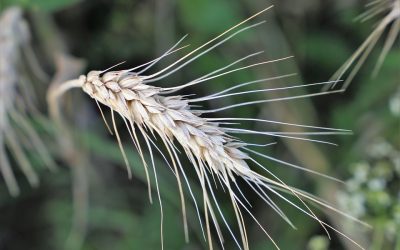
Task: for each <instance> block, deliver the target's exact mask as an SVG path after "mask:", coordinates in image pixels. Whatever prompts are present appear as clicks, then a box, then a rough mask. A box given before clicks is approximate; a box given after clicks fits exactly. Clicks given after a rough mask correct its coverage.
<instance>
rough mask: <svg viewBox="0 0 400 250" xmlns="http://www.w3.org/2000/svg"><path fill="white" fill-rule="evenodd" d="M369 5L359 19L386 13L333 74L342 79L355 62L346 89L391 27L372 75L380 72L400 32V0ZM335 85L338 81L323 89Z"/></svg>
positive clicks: (386, 0) (384, 0) (378, 1)
mask: <svg viewBox="0 0 400 250" xmlns="http://www.w3.org/2000/svg"><path fill="white" fill-rule="evenodd" d="M367 7H368V10H366V11H365V12H364V13H363V14H361V15H360V16H359V17H358V18H357V19H358V20H361V21H362V22H364V21H367V20H369V19H371V18H373V17H375V16H377V15H381V14H382V13H384V14H385V15H384V16H383V18H382V19H381V20H380V21H379V22H378V24H377V25H376V27H375V28H374V30H373V31H372V32H371V34H370V35H369V36H368V37H367V38H366V39H365V41H364V42H363V43H362V44H361V45H360V47H358V49H357V50H356V51H355V52H354V53H353V54H352V55H351V57H350V58H349V59H348V60H347V61H346V62H345V63H344V64H343V65H342V66H341V67H340V68H339V69H338V70H337V71H336V72H335V74H334V75H333V76H332V79H334V80H337V79H341V78H342V76H343V75H344V74H345V73H346V72H347V71H348V70H349V69H350V68H351V67H352V65H353V64H355V65H354V67H353V69H352V70H351V71H350V74H349V75H348V77H347V78H346V80H345V82H344V84H343V86H342V88H343V89H346V88H347V87H348V86H349V84H350V83H351V81H352V80H353V79H354V77H355V76H356V74H357V73H358V71H359V70H360V68H361V66H362V65H363V64H364V63H365V61H366V60H367V58H368V56H369V55H370V53H371V51H372V49H373V48H374V47H375V45H376V43H377V42H378V41H379V39H380V38H381V36H382V35H383V33H384V32H385V30H387V29H388V28H389V27H390V29H389V32H388V34H387V38H386V41H385V43H384V45H383V48H382V51H381V53H380V55H379V58H378V61H377V62H376V65H375V68H374V70H373V71H372V76H376V75H377V74H378V72H379V70H380V68H381V67H382V64H383V61H384V60H385V58H386V56H387V54H388V52H389V51H390V49H391V48H392V46H393V44H394V42H395V41H396V39H398V35H399V32H400V0H375V1H371V2H370V3H369V4H367ZM335 85H336V83H335V84H332V85H331V86H327V87H325V88H324V89H323V90H326V89H327V88H329V87H332V88H333V87H335Z"/></svg>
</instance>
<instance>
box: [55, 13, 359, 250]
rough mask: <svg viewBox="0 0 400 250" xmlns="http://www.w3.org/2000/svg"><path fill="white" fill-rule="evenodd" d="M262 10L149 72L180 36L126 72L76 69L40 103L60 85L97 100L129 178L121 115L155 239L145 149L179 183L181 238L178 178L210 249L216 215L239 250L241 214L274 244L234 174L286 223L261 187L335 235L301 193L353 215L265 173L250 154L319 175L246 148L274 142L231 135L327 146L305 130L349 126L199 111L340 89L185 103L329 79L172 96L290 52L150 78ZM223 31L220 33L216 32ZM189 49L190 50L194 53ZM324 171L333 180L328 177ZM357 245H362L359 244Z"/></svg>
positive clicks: (325, 131)
mask: <svg viewBox="0 0 400 250" xmlns="http://www.w3.org/2000/svg"><path fill="white" fill-rule="evenodd" d="M270 8H271V7H269V8H267V9H265V10H263V11H261V12H259V13H257V14H255V15H253V16H251V17H250V18H248V19H246V20H244V21H242V22H240V23H239V24H237V25H235V26H233V27H232V28H230V29H228V30H227V31H225V32H223V33H221V34H220V35H218V36H216V37H215V38H214V39H211V40H210V41H208V42H206V43H205V44H203V45H201V46H199V47H198V48H196V49H194V50H192V51H190V52H189V53H187V54H186V55H185V56H183V57H181V58H180V59H178V60H177V61H175V62H174V63H172V64H170V65H169V66H167V67H165V68H163V69H162V70H160V71H158V72H155V73H153V74H149V75H145V74H144V73H145V72H146V71H147V70H149V69H150V68H151V67H152V66H153V65H154V64H156V63H157V62H159V61H160V60H161V59H163V58H164V57H166V56H168V55H170V54H171V53H174V52H176V51H177V50H180V49H182V48H183V47H181V48H178V45H179V44H180V42H181V41H182V40H183V39H184V38H182V39H181V40H180V41H179V42H178V43H177V44H175V45H174V46H173V47H171V48H170V49H169V50H168V51H166V52H165V53H164V54H163V55H161V56H160V57H158V58H156V59H154V60H153V61H151V62H148V63H146V64H143V65H140V66H138V67H135V68H132V69H127V70H119V71H111V68H113V67H114V66H113V67H111V68H109V69H107V70H104V71H91V72H89V73H88V74H87V75H81V76H80V77H79V78H78V79H75V80H71V81H67V82H65V83H63V84H61V85H59V86H58V87H57V88H54V89H52V90H51V91H50V92H49V93H48V102H49V107H50V108H51V109H53V107H56V106H57V101H58V99H59V98H60V97H61V95H63V94H64V93H65V92H66V91H68V90H69V89H71V88H81V89H82V90H83V91H84V92H85V93H87V94H88V95H89V96H90V97H92V98H93V99H94V100H95V102H96V103H97V104H98V107H99V110H100V113H101V115H102V117H103V119H104V121H105V124H106V125H107V127H108V129H109V131H110V132H111V133H114V134H115V136H116V138H117V141H118V144H119V147H120V149H121V152H122V155H123V157H124V159H125V162H126V165H127V169H128V175H129V177H131V172H130V168H129V162H128V160H127V157H126V153H125V150H124V148H123V145H122V140H121V137H120V135H119V132H118V128H117V126H116V122H115V113H117V114H118V115H120V116H121V117H122V119H123V121H124V122H125V125H126V129H127V130H128V131H129V134H130V137H131V139H132V142H133V144H134V146H135V147H136V149H137V151H138V152H139V155H140V157H141V159H142V162H143V165H144V168H145V171H146V176H147V180H148V185H149V198H150V200H152V197H151V190H150V178H149V173H148V172H149V168H152V170H153V172H154V174H155V181H156V191H157V195H158V200H159V203H160V209H161V238H163V227H162V221H163V217H162V216H163V207H162V202H161V197H160V191H159V187H158V181H157V171H156V167H155V166H154V160H153V150H156V151H157V152H159V153H160V154H161V155H162V157H163V158H164V160H165V161H166V163H167V164H168V165H169V166H170V168H171V169H172V171H173V173H174V175H175V176H176V179H177V182H178V187H179V193H180V197H181V205H182V214H183V221H184V228H185V237H186V239H188V226H187V219H186V209H185V201H184V191H183V184H186V186H187V187H188V190H189V193H190V196H191V197H192V199H193V202H194V204H195V207H196V210H197V215H198V217H199V221H200V225H201V229H202V231H203V235H204V238H205V239H206V238H207V240H208V243H209V248H210V249H212V248H213V245H212V235H211V224H213V225H214V227H215V230H216V232H217V237H218V240H219V241H220V243H221V245H223V243H224V237H223V235H222V230H221V228H220V225H219V220H218V217H220V218H221V219H222V221H223V223H224V225H225V226H226V227H227V229H228V231H229V233H230V234H231V236H232V238H233V240H234V241H235V243H236V245H237V246H238V247H239V248H240V249H242V248H243V249H249V240H248V237H247V232H246V227H245V222H244V219H243V212H245V213H248V215H249V216H250V217H251V218H252V219H254V221H255V223H257V224H258V225H259V226H260V228H261V230H263V232H264V233H265V234H266V235H267V237H269V238H270V240H271V241H272V242H273V244H274V245H275V246H276V247H277V248H279V247H278V245H277V244H276V243H275V242H274V240H273V239H272V237H271V236H270V235H269V233H268V232H267V230H266V229H265V228H264V227H263V226H262V225H261V224H260V223H259V222H258V220H257V219H256V217H255V216H254V215H253V214H252V212H251V211H250V208H249V207H251V204H250V203H249V201H248V200H247V199H246V197H245V196H244V195H243V193H242V191H241V189H240V187H239V186H238V185H237V179H238V178H240V179H242V180H244V181H245V182H246V183H247V184H248V185H249V187H250V188H251V189H253V190H254V192H255V193H256V194H257V195H258V196H260V197H261V199H263V200H264V201H265V202H266V204H268V205H269V206H271V207H272V209H273V210H275V212H277V214H278V215H279V216H280V217H282V219H284V220H285V221H286V222H288V223H289V224H290V225H292V226H293V224H292V222H291V221H290V220H289V218H288V217H287V216H286V215H285V213H284V212H283V211H282V210H281V209H280V208H279V207H278V206H277V205H276V204H275V203H274V201H273V200H272V199H271V197H270V195H269V194H268V193H270V194H273V195H276V196H278V197H279V198H281V199H283V200H284V201H286V202H288V203H289V204H291V205H293V206H295V207H296V208H297V209H299V210H300V211H302V212H303V213H305V214H306V215H308V216H310V217H311V218H313V219H315V220H316V221H318V223H320V224H321V226H322V227H323V228H331V229H332V230H334V231H336V232H338V233H339V234H342V233H341V232H340V231H338V230H337V229H335V228H333V227H332V226H330V225H328V224H327V223H325V222H323V221H321V220H320V219H319V218H318V217H317V216H316V215H315V214H314V213H313V211H312V210H311V209H310V208H309V207H308V205H307V204H306V203H305V202H304V201H303V199H304V200H309V201H312V202H313V203H317V204H319V205H321V206H323V207H325V208H328V209H331V210H333V211H336V212H338V213H340V214H342V215H344V216H346V217H348V218H351V219H353V220H356V221H357V219H355V218H352V217H351V216H349V215H347V214H345V213H343V212H341V211H339V210H337V209H335V208H334V207H332V206H330V205H328V204H325V203H324V202H323V201H321V200H319V199H318V198H315V197H314V196H312V195H309V194H307V193H305V192H303V191H301V190H298V189H296V188H294V187H290V186H288V185H287V184H285V183H284V182H283V181H282V180H281V179H279V178H278V177H277V176H276V175H274V174H273V173H272V172H271V171H269V170H268V168H266V167H264V166H262V165H261V164H260V163H259V162H258V161H257V160H255V158H254V156H261V157H264V158H267V159H269V160H272V161H275V162H279V163H281V164H283V165H287V166H291V167H294V168H300V169H302V170H304V171H307V172H311V173H314V174H318V175H322V176H325V175H323V174H320V173H317V172H314V171H312V170H309V169H306V168H302V167H300V166H297V165H295V164H291V163H288V162H284V161H282V160H279V159H276V158H274V157H271V156H268V155H264V154H261V153H259V152H257V151H255V150H253V149H251V147H253V146H269V145H272V144H274V143H270V144H266V145H256V144H252V143H247V142H244V141H241V140H239V139H238V138H237V137H236V135H237V134H242V133H248V134H258V135H266V136H271V137H280V138H291V139H297V140H305V141H312V142H318V143H327V144H332V143H331V142H327V141H322V140H317V139H309V138H307V137H305V136H308V135H310V136H311V135H329V134H349V133H350V131H348V130H342V129H333V128H325V127H315V126H305V125H299V124H289V123H284V122H278V121H269V120H262V119H254V118H208V117H207V116H206V114H208V113H213V112H219V111H222V110H227V109H231V108H236V107H240V106H245V105H253V104H258V103H266V102H274V101H281V100H291V99H298V98H306V97H310V96H319V95H326V94H331V93H337V92H342V91H341V90H338V91H330V92H322V93H312V94H307V95H299V96H287V97H281V98H274V99H267V100H258V101H251V102H244V103H238V104H234V105H230V106H225V107H222V108H218V109H212V110H196V109H194V108H193V107H194V105H193V104H194V103H199V102H200V103H201V102H205V101H210V100H214V99H218V98H224V97H227V96H231V95H245V94H250V93H257V92H266V91H281V90H286V89H290V88H301V87H306V86H315V85H325V84H331V83H332V82H323V83H313V84H306V85H295V86H291V87H283V88H273V89H259V90H252V91H242V92H233V93H232V91H233V90H235V89H237V88H240V87H243V86H246V85H250V84H256V83H259V82H266V81H271V80H275V79H279V78H285V77H289V76H291V75H284V76H276V77H270V78H266V79H260V80H255V81H250V82H245V83H240V84H237V85H235V86H233V87H231V88H228V89H226V90H224V91H221V92H218V93H215V94H211V95H208V96H205V97H200V98H194V99H190V98H188V97H187V96H182V95H179V94H175V93H176V92H177V91H180V90H182V89H184V88H187V87H189V86H193V85H196V84H200V83H203V82H206V81H209V80H211V79H215V78H217V77H220V76H223V75H226V74H230V73H233V72H236V71H239V70H244V69H248V68H252V67H256V66H259V65H265V64H269V63H273V62H278V61H283V60H286V59H288V58H290V57H285V58H280V59H275V60H269V61H262V62H259V63H254V64H250V65H248V66H243V67H238V68H234V69H229V68H231V67H233V66H234V65H236V64H238V63H240V62H242V61H245V60H246V59H248V58H251V57H255V56H257V55H259V54H261V53H260V52H257V53H254V54H250V55H248V56H246V57H243V58H240V59H238V60H237V61H235V62H233V63H231V64H229V65H227V66H225V67H222V68H219V69H217V70H215V71H213V72H211V73H208V74H206V75H204V76H202V77H199V78H197V79H195V80H192V81H190V82H187V83H185V84H181V85H179V86H176V87H168V88H162V87H157V86H154V85H152V84H151V83H153V82H156V81H159V80H161V79H163V78H165V77H167V76H169V75H171V74H173V73H174V72H176V71H178V70H180V69H181V68H182V67H184V66H186V65H188V64H189V63H191V62H192V61H194V60H196V59H197V58H199V57H200V56H202V55H204V54H205V53H207V52H209V51H211V50H212V49H214V48H215V47H217V46H220V45H221V44H223V43H225V42H226V41H228V40H229V39H231V38H233V37H234V36H236V35H237V34H239V33H241V32H243V31H245V30H248V29H251V28H253V27H255V26H258V25H259V24H260V23H257V24H254V25H250V26H247V27H244V28H240V29H239V27H240V26H241V25H243V24H244V23H246V22H247V21H249V20H250V19H253V18H254V17H256V16H257V15H259V14H261V13H263V12H265V11H267V10H268V9H270ZM235 29H239V30H237V31H234V30H235ZM231 31H232V32H231ZM228 32H231V33H232V34H230V35H227V34H228ZM225 35H226V37H224V36H225ZM196 52H198V53H197V54H196ZM139 69H140V70H139ZM100 104H103V105H105V106H107V107H108V108H109V109H110V112H111V119H112V122H111V124H112V125H111V126H110V125H109V124H108V122H107V121H106V118H105V116H104V114H103V111H102V109H101V106H100ZM244 120H251V121H256V122H265V123H280V124H285V125H290V126H299V127H304V128H312V129H314V130H315V131H312V132H272V131H254V130H246V129H242V128H233V127H231V126H229V125H232V124H234V123H232V122H235V121H244ZM139 134H140V135H141V136H142V137H143V139H144V145H141V141H140V140H139ZM156 137H158V138H160V139H161V144H162V145H163V146H164V147H165V149H166V155H167V156H168V157H167V156H166V155H165V154H164V153H163V151H162V150H161V149H160V148H159V145H157V143H156V142H155V139H154V138H156ZM142 143H143V141H142ZM177 145H180V147H181V148H182V149H183V152H184V153H185V155H186V156H187V158H188V159H189V160H190V162H191V163H192V167H193V169H194V171H195V172H196V174H197V177H198V180H199V183H200V185H201V188H202V191H203V193H202V195H203V198H202V202H203V204H204V220H205V225H206V226H205V228H204V226H203V221H202V219H201V216H200V211H199V208H198V206H197V199H196V197H194V195H193V193H192V191H191V188H190V185H189V182H188V178H187V176H186V174H185V168H184V166H183V164H182V163H181V160H180V158H179V152H178V149H177V147H176V146H177ZM145 149H147V150H148V152H149V154H150V158H151V163H150V164H148V163H147V161H146V160H145ZM249 163H252V164H254V165H256V166H258V167H260V168H261V169H263V170H264V171H265V172H266V173H267V174H268V175H269V176H271V178H269V177H266V176H263V175H261V174H259V173H257V172H256V171H255V170H253V169H251V167H250V166H249ZM325 177H327V178H330V179H334V178H332V177H329V176H325ZM335 180H336V179H335ZM217 182H219V183H220V185H221V186H222V187H223V188H224V190H225V191H226V192H227V195H229V198H230V200H231V203H232V207H233V209H234V213H235V216H236V220H237V223H238V228H239V232H240V240H239V239H238V238H237V237H236V236H235V235H234V233H233V230H232V229H231V226H230V225H229V224H228V223H227V221H226V219H225V217H224V214H223V212H222V210H221V208H220V207H219V204H218V200H217V198H216V195H215V190H214V185H216V186H217V185H218V184H217ZM285 193H288V194H291V195H293V196H295V197H296V198H297V199H298V200H299V202H300V203H301V206H300V205H297V204H295V203H293V202H292V201H290V200H289V199H287V198H286V197H285V196H284V195H283V194H285ZM360 223H362V222H360ZM293 227H294V226H293ZM206 235H207V236H206ZM342 235H343V236H344V237H346V238H348V239H349V240H350V241H352V242H353V243H354V244H356V245H357V246H359V245H358V244H357V243H356V242H354V241H353V240H352V239H350V238H349V237H347V236H346V235H344V234H342ZM162 246H163V245H162ZM359 247H360V248H362V247H361V246H359Z"/></svg>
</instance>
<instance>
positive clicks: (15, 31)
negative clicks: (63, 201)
mask: <svg viewBox="0 0 400 250" xmlns="http://www.w3.org/2000/svg"><path fill="white" fill-rule="evenodd" d="M0 27H1V29H0V55H1V56H0V170H1V173H2V175H3V178H4V180H5V182H6V185H7V187H8V190H9V192H10V194H11V195H13V196H16V195H18V194H19V192H20V191H19V187H18V184H17V180H16V178H15V176H14V173H13V170H12V168H11V164H10V161H9V156H8V154H7V153H6V149H9V151H10V152H11V153H12V154H13V155H14V159H15V161H16V163H17V164H18V165H19V167H20V168H21V171H22V172H23V173H24V175H25V176H26V178H27V179H28V182H29V183H30V184H31V185H32V186H37V185H38V184H39V178H38V176H37V175H36V173H35V171H34V169H33V167H32V166H31V163H30V161H29V159H28V157H27V156H26V153H25V148H26V147H28V146H30V145H26V142H27V141H28V142H29V143H30V144H32V145H33V146H34V148H35V150H36V152H37V153H38V155H39V156H40V157H41V159H42V161H43V163H44V164H45V165H47V166H48V167H49V168H50V169H53V168H54V166H55V164H54V162H53V161H52V159H51V157H50V156H49V153H48V152H47V150H46V147H45V146H44V144H43V142H42V141H41V139H40V137H39V135H38V134H37V133H36V131H35V130H34V129H33V128H32V126H31V124H30V122H29V121H28V119H29V118H28V116H27V115H26V113H29V110H31V108H33V107H32V105H31V99H32V98H31V97H30V96H29V95H26V93H27V92H30V94H32V92H31V91H27V88H29V86H27V85H25V83H26V82H23V74H24V73H23V72H21V71H20V70H19V66H21V64H23V62H24V60H25V59H27V60H28V58H26V57H25V58H24V57H23V53H22V50H24V51H25V52H27V51H29V49H27V47H28V46H29V39H30V33H29V29H28V26H27V24H26V22H25V21H24V19H23V17H22V11H21V9H19V8H17V7H12V8H9V9H6V10H5V11H4V13H2V15H1V16H0ZM26 56H27V57H29V56H31V55H26ZM28 84H29V83H28ZM28 107H29V109H28ZM24 137H27V138H28V140H26V139H24Z"/></svg>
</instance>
